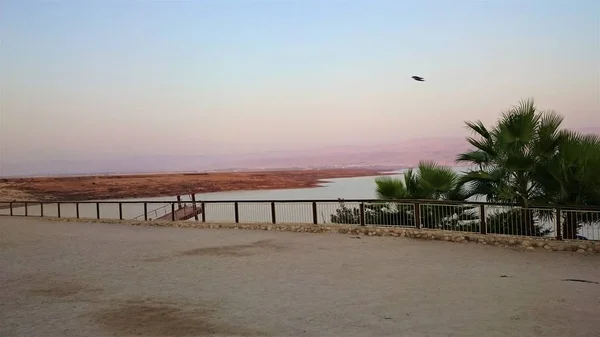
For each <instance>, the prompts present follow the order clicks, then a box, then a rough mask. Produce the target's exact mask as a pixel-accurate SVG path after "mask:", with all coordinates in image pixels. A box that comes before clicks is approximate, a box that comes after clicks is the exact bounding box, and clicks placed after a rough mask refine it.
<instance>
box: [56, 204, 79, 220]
mask: <svg viewBox="0 0 600 337" xmlns="http://www.w3.org/2000/svg"><path fill="white" fill-rule="evenodd" d="M77 208H79V207H77ZM56 216H57V217H59V218H60V202H57V203H56ZM77 217H78V218H79V209H78V210H77Z"/></svg>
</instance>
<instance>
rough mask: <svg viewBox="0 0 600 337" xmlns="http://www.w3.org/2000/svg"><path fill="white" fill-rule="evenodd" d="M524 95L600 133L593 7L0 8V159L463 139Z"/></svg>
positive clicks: (228, 0) (512, 1)
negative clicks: (470, 125) (471, 127)
mask: <svg viewBox="0 0 600 337" xmlns="http://www.w3.org/2000/svg"><path fill="white" fill-rule="evenodd" d="M413 75H419V76H423V77H424V78H425V80H426V81H425V82H416V81H413V80H412V79H411V78H410V77H411V76H413ZM528 97H532V98H535V100H536V101H537V103H538V105H539V107H540V108H542V109H554V110H556V111H558V112H560V113H562V114H563V115H564V116H565V117H566V120H565V124H564V125H565V126H567V127H589V126H600V2H598V1H595V0H590V1H586V0H576V1H568V0H563V1H555V0H518V1H517V0H489V1H474V0H473V1H467V0H444V1H443V0H438V1H434V0H429V1H426V0H423V1H401V0H395V1H383V0H370V1H368V0H364V1H358V0H356V1H351V0H349V1H334V0H327V1H316V0H314V1H310V0H255V1H251V0H197V1H191V0H189V1H166V0H165V1H150V0H146V1H142V0H138V1H129V0H118V1H117V0H102V1H100V0H86V1H81V0H76V1H66V0H65V1H33V0H28V1H21V0H19V1H17V0H14V1H12V0H0V163H1V162H5V163H15V162H17V163H19V162H29V161H44V160H50V159H80V160H87V159H90V160H91V159H94V158H95V159H98V158H108V157H111V158H114V157H119V156H123V157H126V156H138V155H154V154H161V155H162V154H171V155H200V154H217V155H218V154H236V153H254V152H261V151H292V150H298V149H304V150H306V149H319V148H322V147H323V146H329V145H353V144H361V145H365V144H366V145H368V144H382V143H386V142H387V143H389V142H395V141H401V140H406V139H412V138H415V139H417V138H420V137H433V136H463V135H465V136H466V131H465V129H464V121H465V120H475V119H480V120H482V121H484V122H485V123H492V122H493V121H494V120H496V118H497V117H498V116H499V113H500V112H501V111H503V110H505V109H507V108H509V107H510V106H511V105H514V104H517V103H518V101H519V100H520V99H523V98H528Z"/></svg>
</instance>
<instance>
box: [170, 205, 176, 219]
mask: <svg viewBox="0 0 600 337" xmlns="http://www.w3.org/2000/svg"><path fill="white" fill-rule="evenodd" d="M171 221H175V203H174V202H172V203H171Z"/></svg>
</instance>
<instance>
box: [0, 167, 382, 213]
mask: <svg viewBox="0 0 600 337" xmlns="http://www.w3.org/2000/svg"><path fill="white" fill-rule="evenodd" d="M382 174H383V173H380V172H379V171H378V170H374V169H359V168H357V169H322V170H286V171H256V172H214V173H169V174H166V173H165V174H158V173H157V174H138V175H101V176H72V177H32V178H6V179H0V201H14V200H16V201H29V200H60V201H81V200H100V199H127V198H144V197H162V196H174V195H186V194H190V193H207V192H222V191H242V190H246V191H249V190H266V189H287V188H308V187H316V186H318V185H319V184H320V183H321V180H322V179H333V178H350V177H364V176H373V175H382ZM0 206H1V205H0Z"/></svg>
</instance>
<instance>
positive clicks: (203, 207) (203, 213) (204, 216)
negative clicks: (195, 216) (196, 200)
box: [200, 201, 206, 222]
mask: <svg viewBox="0 0 600 337" xmlns="http://www.w3.org/2000/svg"><path fill="white" fill-rule="evenodd" d="M200 206H201V207H202V222H206V207H205V206H206V205H205V204H204V201H203V202H202V203H201V204H200Z"/></svg>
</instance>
